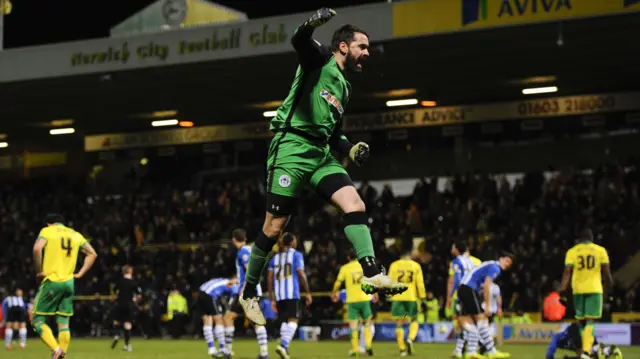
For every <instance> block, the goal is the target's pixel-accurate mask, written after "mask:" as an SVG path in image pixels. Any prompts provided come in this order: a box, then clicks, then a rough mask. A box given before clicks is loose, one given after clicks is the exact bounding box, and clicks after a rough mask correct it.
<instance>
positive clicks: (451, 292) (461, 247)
mask: <svg viewBox="0 0 640 359" xmlns="http://www.w3.org/2000/svg"><path fill="white" fill-rule="evenodd" d="M451 255H452V256H453V258H454V259H453V260H452V261H451V264H450V265H449V280H448V282H447V301H446V304H445V312H446V314H447V317H449V316H450V317H452V319H453V326H454V330H455V332H456V334H457V337H458V339H457V340H456V348H455V350H454V351H453V355H452V356H453V357H454V358H462V352H463V350H464V345H465V342H466V340H465V337H464V330H462V325H460V323H459V322H458V314H459V313H458V309H459V308H458V307H459V305H458V304H457V301H458V286H459V285H460V281H461V280H462V277H464V275H465V273H466V272H468V271H470V270H472V269H473V268H475V267H477V266H479V265H480V264H481V263H482V261H481V260H480V259H478V258H476V257H474V256H472V255H471V254H470V252H469V247H468V246H467V242H466V241H462V240H461V241H457V242H455V243H454V244H453V247H451Z"/></svg>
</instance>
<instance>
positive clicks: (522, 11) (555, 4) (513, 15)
mask: <svg viewBox="0 0 640 359" xmlns="http://www.w3.org/2000/svg"><path fill="white" fill-rule="evenodd" d="M573 1H574V2H575V1H580V0H573ZM489 3H490V1H489V0H463V2H462V26H467V25H469V24H473V23H476V22H486V21H501V20H507V19H514V20H517V21H518V22H520V21H522V22H526V21H528V20H531V21H533V20H535V18H536V17H543V16H549V17H555V16H563V15H570V14H571V11H572V10H573V4H572V0H500V3H499V4H496V3H495V2H491V3H492V4H491V6H490V5H489ZM497 5H499V6H497ZM528 18H529V19H528Z"/></svg>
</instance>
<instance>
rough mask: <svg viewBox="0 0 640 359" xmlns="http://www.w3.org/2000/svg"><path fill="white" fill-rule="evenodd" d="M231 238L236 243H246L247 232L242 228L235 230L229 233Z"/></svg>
mask: <svg viewBox="0 0 640 359" xmlns="http://www.w3.org/2000/svg"><path fill="white" fill-rule="evenodd" d="M231 237H232V238H234V239H235V240H236V241H238V242H246V241H247V231H245V230H244V229H242V228H236V229H234V230H233V232H231Z"/></svg>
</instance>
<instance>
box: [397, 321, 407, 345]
mask: <svg viewBox="0 0 640 359" xmlns="http://www.w3.org/2000/svg"><path fill="white" fill-rule="evenodd" d="M396 339H397V340H398V347H399V348H400V350H401V351H404V350H407V346H406V345H405V342H404V326H402V325H396Z"/></svg>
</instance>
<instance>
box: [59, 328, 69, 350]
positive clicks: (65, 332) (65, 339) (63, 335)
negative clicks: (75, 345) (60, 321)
mask: <svg viewBox="0 0 640 359" xmlns="http://www.w3.org/2000/svg"><path fill="white" fill-rule="evenodd" d="M58 341H59V342H60V348H61V349H62V350H63V351H64V352H65V353H68V351H67V350H68V349H69V342H70V341H71V332H70V331H69V328H65V329H60V330H59V332H58Z"/></svg>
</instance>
